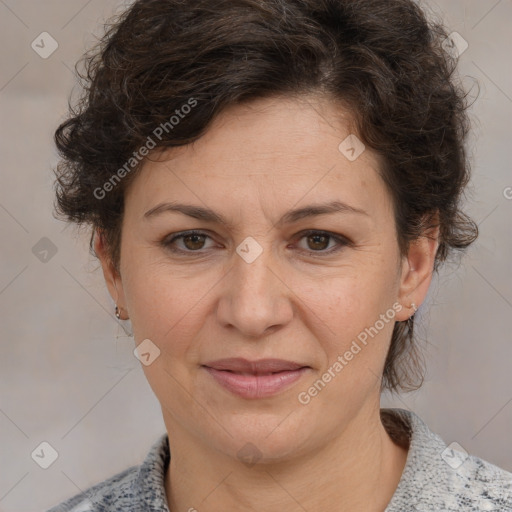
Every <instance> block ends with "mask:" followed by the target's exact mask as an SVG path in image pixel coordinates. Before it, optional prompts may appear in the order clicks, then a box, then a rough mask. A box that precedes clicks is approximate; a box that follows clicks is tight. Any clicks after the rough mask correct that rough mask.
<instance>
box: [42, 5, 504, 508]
mask: <svg viewBox="0 0 512 512" xmlns="http://www.w3.org/2000/svg"><path fill="white" fill-rule="evenodd" d="M445 39H446V32H445V30H444V29H443V27H441V26H439V25H437V24H433V23H432V22H428V21H427V19H426V18H425V15H424V13H423V12H422V11H421V10H420V8H419V7H418V6H417V5H416V4H415V3H414V2H412V1H410V0H385V1H384V0H373V1H368V0H364V1H363V0H352V1H348V0H321V1H318V0H316V1H313V0H300V1H299V0H258V1H256V0H236V1H233V0H229V1H228V0H219V1H217V2H215V4H212V2H208V1H206V0H195V1H191V0H181V1H178V0H165V1H162V0H158V1H157V0H145V1H142V0H140V1H136V2H135V3H133V5H131V7H130V8H129V9H128V10H127V11H126V12H125V13H124V14H123V15H122V16H121V17H120V18H119V19H118V20H117V21H116V22H115V23H114V24H113V25H112V26H111V27H110V28H109V30H108V31H107V34H106V35H105V37H104V38H103V41H102V43H101V45H100V46H99V47H98V48H97V50H96V51H95V52H93V53H92V54H90V55H88V56H87V59H86V64H87V76H86V78H87V83H86V93H85V95H84V98H83V101H82V102H81V103H80V104H79V106H78V107H77V108H76V110H75V111H72V112H71V114H70V117H69V119H68V120H67V121H65V122H64V123H63V124H62V125H61V126H60V127H59V128H58V130H57V132H56V142H57V146H58V148H59V151H60V153H61V155H62V161H61V163H60V165H59V168H58V171H57V176H58V181H57V200H58V201H57V202H58V205H57V206H58V211H59V212H60V213H61V214H63V215H64V216H65V217H66V218H67V219H68V220H70V221H75V222H78V223H80V224H84V223H85V224H89V225H90V226H91V227H92V237H91V247H92V248H93V250H94V254H95V255H96V256H97V257H98V258H99V260H100V262H101V265H102V268H103V273H104V277H105V281H106V285H107V287H108V289H109V292H110V294H111V296H112V298H113V300H114V301H115V304H116V306H115V314H116V316H117V318H118V319H120V320H127V319H130V321H131V324H132V327H133V336H134V339H135V344H136V355H137V357H138V358H139V359H140V361H141V362H142V366H143V369H144V372H145V374H146V377H147V379H148V381H149V383H150V385H151V387H152V389H153V391H154V392H155V394H156V396H157V398H158V400H159V402H160V404H161V408H162V414H163V418H164V421H165V425H166V430H167V432H166V434H165V435H163V436H162V437H161V438H160V439H159V440H158V441H157V442H156V443H155V445H154V446H153V447H152V449H151V451H150V453H149V454H148V456H147V458H146V460H145V461H144V462H143V463H142V464H141V466H137V467H133V468H129V469H127V470H126V471H124V472H122V473H120V474H118V475H116V476H114V477H112V478H110V479H108V480H107V481H105V482H102V483H99V484H97V485H96V486H94V487H92V488H91V489H88V490H87V491H85V492H84V493H82V494H80V495H77V496H75V497H73V498H70V499H69V500H67V501H66V502H65V503H63V504H61V505H60V506H57V507H55V508H53V509H52V511H53V512H57V511H71V510H73V511H75V512H77V511H79V510H80V511H82V512H84V511H87V510H90V511H100V510H101V511H107V510H108V511H121V510H122V511H139V510H141V511H142V510H153V511H172V512H174V511H180V512H181V511H195V510H197V511H199V512H203V511H205V512H208V511H220V510H240V511H265V512H269V511H270V512H272V511H278V510H279V511H280V512H283V511H285V512H286V511H297V510H307V511H318V510H325V509H329V510H337V511H348V510H350V511H369V512H373V511H375V512H377V511H379V512H382V511H386V512H403V511H405V510H407V511H433V510H436V511H438V510H443V511H460V510H467V511H476V510H500V511H503V510H512V497H511V487H512V474H510V473H508V472H506V471H504V470H503V469H500V468H498V467H496V466H494V465H492V464H490V463H489V462H486V461H483V460H481V459H479V458H477V457H474V456H469V457H466V456H465V455H464V454H462V453H458V452H456V451H453V450H452V449H451V448H448V447H447V446H446V444H445V443H444V442H443V441H442V439H440V438H439V437H438V436H436V435H435V434H433V433H432V432H431V431H430V430H429V428H428V427H427V426H426V425H425V424H424V423H423V421H422V420H421V419H420V418H419V417H418V416H417V415H415V414H414V413H412V412H409V411H406V410H403V409H383V410H381V409H380V394H381V392H382V391H383V390H385V389H387V390H390V391H393V392H398V391H400V390H409V389H416V388H418V387H419V386H420V385H421V380H422V369H421V365H420V364H419V362H418V361H419V357H420V354H419V353H418V352H417V347H416V345H415V341H414V338H413V325H414V313H415V312H416V311H417V309H418V308H419V307H421V304H422V302H423V301H424V299H425V297H426V294H427V291H428V288H429V285H430V282H431V279H432V274H433V272H434V271H435V270H437V268H438V265H439V264H440V263H441V262H442V261H444V260H445V259H446V258H447V256H448V255H449V254H450V253H451V252H452V251H453V250H457V249H459V250H461V249H464V248H466V247H467V246H468V245H470V243H471V242H472V241H474V239H475V238H476V236H477V229H476V226H475V224H474V223H473V222H472V221H471V220H470V219H469V218H468V217H467V216H466V215H465V214H464V213H463V212H462V211H461V209H460V199H461V196H462V194H463V191H464V187H465V185H466V184H467V182H468V179H469V171H468V167H469V166H468V162H467V159H466V152H465V148H464V142H465V139H466V135H467V133H468V119H467V116H466V108H467V105H466V103H465V93H464V91H463V90H462V89H461V88H460V87H459V86H458V85H457V82H456V80H455V78H454V73H453V71H454V67H455V65H454V62H453V59H452V57H450V56H449V55H448V54H447V53H445V51H444V50H443V42H444V41H445Z"/></svg>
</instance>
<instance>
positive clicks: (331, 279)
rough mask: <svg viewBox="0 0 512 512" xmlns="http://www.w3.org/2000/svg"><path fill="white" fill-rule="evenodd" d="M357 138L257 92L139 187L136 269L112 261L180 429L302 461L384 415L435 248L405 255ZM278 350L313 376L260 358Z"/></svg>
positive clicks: (132, 241)
mask: <svg viewBox="0 0 512 512" xmlns="http://www.w3.org/2000/svg"><path fill="white" fill-rule="evenodd" d="M349 135H351V131H350V128H349V124H348V117H347V115H346V113H344V111H343V110H342V109H340V107H338V106H335V105H334V104H333V103H332V102H327V101H322V100H319V99H314V98H310V99H309V100H304V101H299V100H292V99H283V98H279V99H276V98H274V99H265V100H258V101H257V102H253V103H251V104H250V105H249V106H247V105H246V106H238V107H236V108H232V109H230V110H227V111H225V112H224V113H223V114H222V115H221V116H220V117H218V118H217V119H216V121H215V122H214V124H213V125H212V126H211V128H210V129H209V131H208V132H207V133H206V134H205V135H204V136H203V137H202V138H201V139H199V140H198V141H197V142H195V143H194V144H193V145H189V146H186V147H180V148H174V149H172V150H169V151H168V152H167V153H165V154H164V155H163V156H164V157H165V158H163V157H162V156H160V157H159V158H158V161H153V162H149V161H148V162H147V163H146V164H145V165H144V167H143V168H142V169H141V171H140V173H139V174H138V175H137V176H136V177H135V179H134V181H133V182H132V184H131V185H130V187H129V189H128V190H127V192H126V197H125V214H124V221H123V227H122V243H121V261H120V276H116V275H115V274H112V273H111V272H112V270H111V267H110V266H108V265H107V262H106V259H105V258H102V263H103V264H104V270H105V275H106V278H107V282H108V283H109V289H110V291H111V294H112V296H113V298H114V299H115V300H116V301H117V303H118V304H119V305H120V306H122V307H123V310H124V311H125V312H127V314H128V315H129V317H130V319H131V321H132V325H133V332H134V337H135V341H136V344H137V345H138V344H140V343H141V342H143V340H150V342H148V341H145V342H144V343H145V345H142V347H144V349H143V352H144V354H145V355H144V356H143V357H142V360H143V362H144V363H148V362H149V363H150V364H147V365H146V364H144V365H143V369H144V371H145V374H146V376H147V378H148V381H149V383H150V385H151V387H152V389H153V391H154V392H155V394H156V396H157V398H158V400H159V401H160V403H161V406H162V411H163V415H164V420H165V423H166V426H167V429H168V431H169V432H173V431H175V432H182V433H183V432H187V435H188V436H190V437H191V438H193V439H194V441H195V442H196V443H202V444H203V446H207V447H209V448H211V449H213V450H215V451H216V452H221V453H224V454H226V455H228V456H232V457H237V456H239V457H240V456H242V454H244V453H245V452H247V451H249V452H250V451H251V450H253V451H255V452H256V453H257V454H258V455H257V457H258V458H259V457H261V458H262V459H263V460H276V459H282V460H285V459H286V458H287V457H288V456H291V454H292V453H293V454H294V455H298V454H300V453H305V452H307V451H310V450H314V449H319V448H320V447H321V446H322V445H325V444H326V443H328V442H329V441H331V440H333V439H334V438H335V437H336V436H339V435H340V433H341V432H342V431H343V430H344V429H345V427H347V425H349V424H350V422H352V421H353V419H354V418H357V417H359V418H361V417H363V416H369V415H371V414H373V413H374V412H375V411H378V408H379V397H380V382H381V375H382V371H383V365H384V361H385V358H386V354H387V350H388V347H389V343H390V338H391V334H392V331H393V325H394V321H395V320H404V319H407V318H408V317H409V316H410V315H411V314H412V310H411V309H410V308H409V306H410V304H411V302H416V304H419V303H421V301H422V299H423V298H424V295H425V294H426V291H427V288H428V283H429V280H430V271H429V267H430V270H431V265H432V257H433V249H430V252H429V250H427V249H426V247H427V245H423V246H418V247H420V249H421V250H420V249H418V250H417V252H416V253H411V256H410V258H407V257H406V258H401V257H400V254H399V250H398V244H397V237H396V232H395V223H394V217H393V210H392V202H391V198H390V195H389V193H388V191H387V190H386V187H385V184H384V182H383V181H382V179H381V178H380V176H379V174H378V172H377V169H378V165H379V164H378V159H377V157H376V156H375V154H373V153H372V152H371V151H370V150H369V149H366V150H365V151H363V152H362V154H360V155H359V156H358V157H357V158H356V159H355V160H354V157H355V156H357V153H358V152H359V150H360V149H361V148H360V147H359V146H358V145H356V146H354V140H351V139H349V140H348V141H347V142H345V143H344V144H341V143H342V142H343V141H345V139H347V137H348V136H349ZM356 142H357V141H356ZM340 144H341V149H340ZM351 148H353V149H354V151H351ZM333 205H334V206H336V205H337V206H336V207H333ZM171 206H172V207H173V208H174V209H171ZM315 208H319V209H321V210H328V209H330V210H331V212H330V213H328V212H324V213H322V214H315V211H314V209H315ZM308 209H310V210H308ZM180 210H181V211H180ZM187 211H188V214H187ZM294 212H296V213H294ZM317 213H318V212H317ZM190 230H197V231H198V232H199V233H197V234H196V235H189V236H188V237H187V236H184V237H181V238H176V239H175V240H172V239H173V237H176V236H177V235H179V234H185V235H186V232H187V231H190ZM96 248H97V251H98V252H99V253H101V252H102V246H101V242H97V245H96ZM411 262H412V263H413V264H412V263H411ZM412 266H414V267H415V269H413V270H411V267H412ZM418 272H419V273H418ZM421 272H423V274H421ZM422 275H423V277H422ZM113 281H115V286H114V285H113V284H112V283H113ZM400 302H401V303H402V305H400ZM365 335H366V336H365ZM363 340H364V341H363ZM155 347H158V349H159V350H160V354H159V355H158V357H156V358H155V359H154V360H153V358H154V357H155V356H156V355H157V354H158V350H157V349H156V348H155ZM357 347H359V349H358V348H357ZM148 354H149V355H148ZM226 358H228V359H230V358H242V359H244V360H246V361H245V363H244V362H242V363H239V366H237V365H236V364H235V363H233V362H229V361H228V362H224V363H222V362H220V363H219V362H218V361H220V360H224V359H226ZM264 359H280V360H284V361H287V362H289V363H296V367H297V368H302V369H294V367H293V365H290V366H287V365H286V364H285V363H277V364H276V365H275V366H272V364H271V365H270V366H267V367H264V366H262V367H258V366H255V365H252V364H251V363H252V362H255V361H261V360H264ZM247 361H248V362H249V363H247ZM216 362H217V363H216ZM244 364H245V365H246V366H244ZM257 370H259V372H258V371H257ZM271 371H274V372H277V373H275V374H273V375H270V372H271ZM261 373H264V374H265V375H261ZM315 383H316V384H315ZM247 443H252V445H254V446H255V447H256V448H254V446H252V445H248V444H247ZM240 450H241V451H240ZM237 454H238V455H237ZM246 455H247V454H246ZM251 455H253V456H255V454H249V456H251Z"/></svg>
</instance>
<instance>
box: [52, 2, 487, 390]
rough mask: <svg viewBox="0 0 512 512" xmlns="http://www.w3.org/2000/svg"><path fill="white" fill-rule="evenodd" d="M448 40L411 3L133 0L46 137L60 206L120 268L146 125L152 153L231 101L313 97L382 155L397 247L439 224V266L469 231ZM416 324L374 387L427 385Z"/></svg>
mask: <svg viewBox="0 0 512 512" xmlns="http://www.w3.org/2000/svg"><path fill="white" fill-rule="evenodd" d="M446 37H447V31H446V29H445V28H444V26H443V25H442V23H440V22H439V21H432V20H430V19H429V18H428V17H427V15H426V14H425V13H424V12H423V11H422V10H421V9H420V8H419V7H418V6H417V5H416V4H415V3H414V1H413V0H217V1H215V2H211V0H139V1H136V2H134V3H133V4H132V5H131V6H130V7H129V8H128V9H127V10H126V11H125V12H124V13H122V14H121V15H119V16H118V17H116V18H114V19H113V20H112V22H111V23H110V24H109V25H107V26H106V32H105V35H104V37H103V38H102V39H101V40H100V41H99V43H98V44H97V45H96V47H95V48H93V49H92V50H91V51H89V52H88V53H86V54H85V55H84V57H83V59H82V60H81V61H80V62H81V63H83V64H85V66H84V69H85V71H82V72H80V71H78V73H79V76H80V77H81V79H82V85H83V87H84V93H83V96H82V97H81V100H80V101H79V102H77V104H76V105H75V106H74V107H73V106H70V113H69V116H68V118H67V120H65V121H64V122H63V123H62V124H61V125H60V126H59V128H58V129H57V130H56V133H55V141H56V145H57V148H58V150H59V152H60V155H61V157H62V159H61V161H60V163H59V165H58V167H57V169H56V171H55V173H56V177H57V180H56V212H57V214H58V215H59V216H64V218H66V219H67V220H68V221H73V222H76V223H77V224H78V225H83V224H87V225H90V226H92V228H93V235H94V231H95V230H99V231H101V232H102V233H103V235H104V237H105V241H106V245H107V248H108V251H109V252H108V253H109V256H110V258H111V260H112V263H113V264H114V265H115V267H116V268H117V269H119V259H120V254H119V252H120V240H121V221H122V216H123V198H124V191H125V190H126V188H127V187H128V185H129V183H130V181H131V179H133V176H134V175H135V173H136V172H137V170H138V169H139V168H140V167H141V165H142V164H143V162H144V158H140V154H139V153H138V150H139V148H141V147H144V145H146V144H147V142H148V137H151V134H154V133H155V128H157V127H159V126H166V127H167V128H166V129H165V130H162V129H160V131H159V132H158V134H159V135H160V136H159V138H158V143H157V144H156V145H157V148H160V147H161V148H166V147H174V146H181V145H185V144H189V143H191V142H193V141H195V140H197V139H198V138H199V137H201V136H202V135H203V134H204V133H205V132H206V130H207V129H208V127H209V125H210V123H211V122H212V120H213V119H214V118H215V117H216V116H218V115H219V113H220V112H221V111H222V110H223V109H225V108H226V107H228V106H231V105H235V104H241V103H244V102H248V101H250V100H252V99H257V98H263V97H269V96H276V95H288V96H290V95H305V94H311V93H313V94H320V95H322V96H324V97H328V98H330V99H332V100H336V101H337V102H340V103H341V104H342V105H344V106H346V108H347V109H349V111H350V112H351V114H352V115H353V118H354V121H355V126H356V129H357V134H358V136H359V138H360V139H361V140H362V141H363V142H364V144H366V145H367V146H369V147H371V148H373V149H374V150H375V151H376V152H377V153H378V154H379V155H380V156H381V157H382V161H383V165H382V168H381V169H380V172H381V176H382V178H383V179H384V181H385V183H386V185H387V187H388V188H389V191H390V194H391V196H392V199H393V204H394V214H395V221H396V231H397V240H398V244H399V247H400V251H401V253H402V254H405V253H406V251H407V248H408V246H409V243H410V242H411V241H412V240H414V239H417V238H418V237H420V236H424V235H425V232H426V231H425V230H426V228H428V227H431V226H432V225H437V224H436V223H437V222H438V225H439V228H440V238H439V241H440V243H439V248H438V251H437V254H436V260H435V265H434V269H435V270H437V269H438V264H439V262H441V261H444V260H445V259H446V258H447V256H448V255H449V254H450V253H451V252H453V250H454V249H455V250H462V249H465V248H466V247H467V246H469V245H470V244H471V243H472V242H473V241H474V240H475V239H476V237H477V236H478V229H477V226H476V225H475V223H474V222H473V221H472V220H471V219H470V218H469V217H468V216H467V215H465V214H464V213H463V212H462V211H461V201H462V199H463V193H464V189H465V187H466V185H467V183H468V181H469V164H468V158H467V151H466V149H465V140H466V136H467V134H468V131H469V127H470V123H469V118H468V115H467V108H468V103H467V101H466V100H467V93H466V92H465V91H464V89H463V87H461V85H460V83H459V82H458V80H457V79H456V75H455V70H456V61H455V59H454V58H453V57H452V56H450V55H449V54H448V53H447V52H445V50H444V49H443V41H444V40H445V39H446ZM80 62H79V64H80ZM79 64H77V70H78V65H79ZM191 100H192V101H194V102H195V103H194V108H189V109H188V110H186V112H187V113H186V115H180V114H181V112H182V110H181V109H183V111H185V109H184V107H183V106H184V105H187V104H188V105H192V103H191ZM174 113H176V115H179V122H178V123H170V122H169V119H170V116H171V114H174ZM171 125H172V126H171ZM160 132H162V133H160ZM154 138H155V137H153V139H154ZM153 142H154V141H153ZM134 156H137V159H134ZM127 162H131V163H130V167H129V168H128V167H127V165H126V163H127ZM121 169H124V172H120V171H121ZM116 175H117V177H122V179H119V180H117V181H116V182H115V183H113V181H112V178H113V177H115V176H116ZM108 183H110V184H111V185H112V186H108V188H106V187H105V184H108ZM99 190H102V192H101V194H100V193H98V191H99ZM106 190H108V194H107V193H106V192H105V191H106ZM436 214H437V216H436ZM91 250H93V249H92V237H91ZM413 326H414V323H413V320H412V319H411V320H410V321H408V322H396V323H395V327H394V331H393V335H392V340H391V346H390V349H389V353H388V355H387V359H386V362H385V367H384V373H383V379H382V389H383V390H384V389H388V390H391V391H393V392H396V391H397V390H398V389H401V390H412V389H417V388H418V387H420V386H421V384H422V382H423V368H422V366H423V365H422V362H421V359H422V358H421V352H420V351H419V350H418V347H417V344H416V343H415V340H414V337H413Z"/></svg>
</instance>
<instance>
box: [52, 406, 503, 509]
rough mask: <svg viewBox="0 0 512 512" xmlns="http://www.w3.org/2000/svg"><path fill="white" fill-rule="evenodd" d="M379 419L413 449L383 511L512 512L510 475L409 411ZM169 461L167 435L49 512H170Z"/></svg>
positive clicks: (383, 412) (384, 411)
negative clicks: (136, 461)
mask: <svg viewBox="0 0 512 512" xmlns="http://www.w3.org/2000/svg"><path fill="white" fill-rule="evenodd" d="M381 416H382V417H383V423H384V425H385V427H386V429H388V431H389V432H390V435H391V437H393V438H394V439H395V440H396V441H397V442H400V443H403V442H404V440H405V441H406V444H409V453H408V456H407V462H406V465H405V468H404V471H403V474H402V477H401V480H400V482H399V484H398V487H397V489H396V491H395V494H394V495H393V498H392V499H391V501H390V503H389V504H388V506H387V507H386V510H385V511H384V512H460V511H465V512H482V511H492V512H512V473H509V472H507V471H505V470H503V469H500V468H498V467H497V466H494V465H493V464H491V463H489V462H486V461H484V460H482V459H480V458H478V457H475V456H472V455H468V454H466V453H464V452H462V451H460V448H459V447H458V446H457V447H455V446H452V445H450V447H447V446H446V444H445V443H444V442H443V440H442V439H441V438H440V437H439V436H438V435H436V434H434V433H433V432H431V431H430V429H429V428H428V427H427V425H426V424H425V423H424V422H423V421H422V420H421V419H420V418H419V417H418V416H417V415H416V414H414V413H413V412H411V411H407V410H405V409H382V410H381ZM390 425H391V426H392V427H393V428H392V429H390V428H389V427H390ZM454 448H459V450H457V451H455V450H454ZM169 457H170V454H169V441H168V438H167V434H165V435H162V436H161V437H160V439H158V441H157V442H156V443H155V444H154V445H153V446H152V448H151V450H150V452H149V453H148V455H147V456H146V459H145V460H144V462H143V463H142V464H141V465H140V466H133V467H131V468H129V469H126V470H125V471H123V472H121V473H118V474H117V475H115V476H113V477H111V478H109V479H108V480H105V481H104V482H101V483H99V484H97V485H95V486H93V487H90V488H89V489H87V490H86V491H85V492H84V493H82V494H79V495H76V496H74V497H72V498H70V499H68V500H67V501H65V502H63V503H61V504H60V505H58V506H56V507H54V508H52V509H51V510H49V511H48V512H169V508H168V506H167V501H166V497H165V488H164V475H165V469H166V467H167V464H168V462H169Z"/></svg>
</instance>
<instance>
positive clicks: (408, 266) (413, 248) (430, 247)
mask: <svg viewBox="0 0 512 512" xmlns="http://www.w3.org/2000/svg"><path fill="white" fill-rule="evenodd" d="M438 247H439V222H438V215H437V214H436V215H435V216H434V217H433V218H432V223H431V225H430V226H429V227H428V228H426V229H425V230H424V232H423V234H422V236H421V237H420V238H418V239H417V240H414V241H412V242H411V244H410V246H409V250H408V251H407V255H406V256H404V257H403V260H402V274H401V277H400V289H399V297H398V300H399V302H400V304H402V306H403V309H402V310H401V311H400V312H399V313H397V315H396V319H397V320H398V321H404V320H408V319H409V318H410V317H411V316H412V315H413V314H414V312H415V311H414V308H412V307H411V304H415V305H416V307H417V308H419V306H420V305H421V304H422V303H423V301H424V300H425V297H426V296H427V292H428V288H429V286H430V283H431V281H432V275H433V272H434V262H435V257H436V253H437V249H438Z"/></svg>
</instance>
